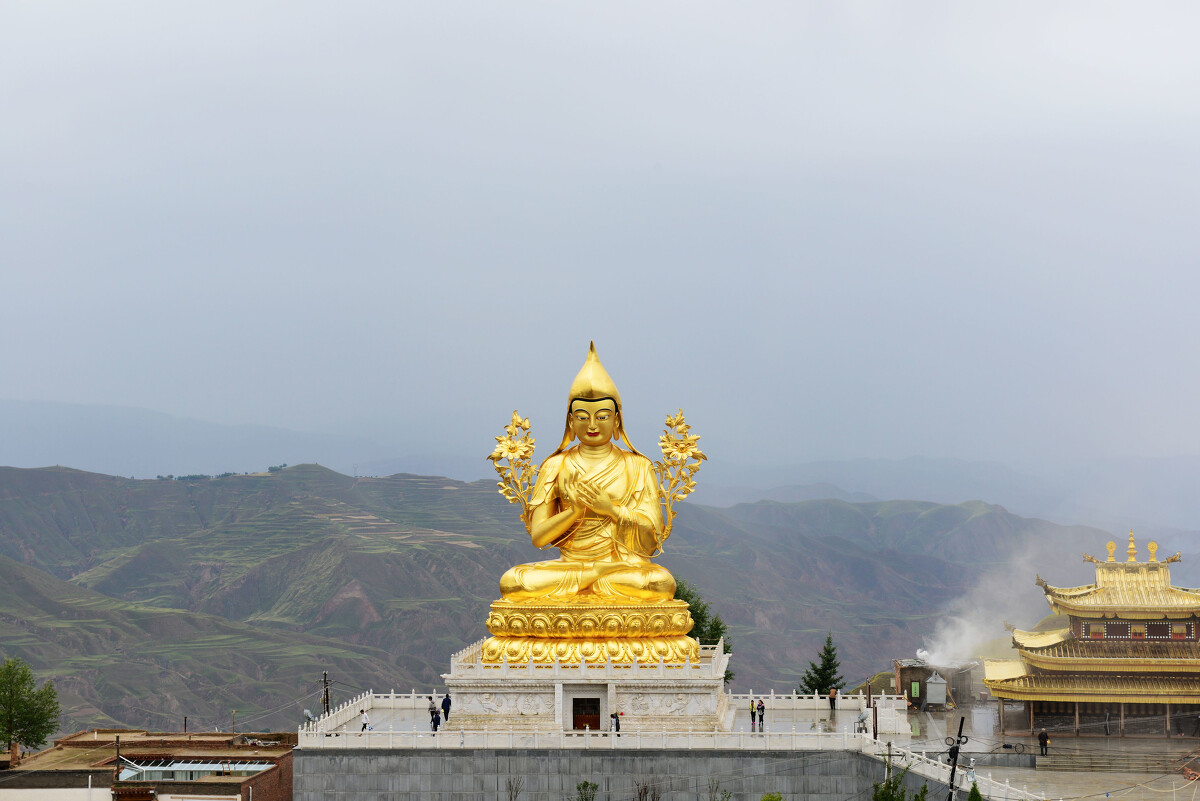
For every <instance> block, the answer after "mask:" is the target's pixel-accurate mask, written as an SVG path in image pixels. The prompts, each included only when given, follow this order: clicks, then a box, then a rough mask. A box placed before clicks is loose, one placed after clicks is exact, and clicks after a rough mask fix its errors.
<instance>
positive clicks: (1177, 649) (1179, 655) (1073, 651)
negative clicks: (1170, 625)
mask: <svg viewBox="0 0 1200 801" xmlns="http://www.w3.org/2000/svg"><path fill="white" fill-rule="evenodd" d="M1017 650H1018V653H1019V654H1020V655H1021V658H1022V659H1024V660H1025V661H1026V662H1027V663H1028V664H1029V665H1032V666H1033V667H1035V668H1040V669H1041V670H1044V671H1047V672H1050V673H1060V674H1061V673H1155V674H1160V673H1177V674H1179V673H1182V674H1191V675H1200V643H1197V642H1194V641H1190V640H1189V641H1173V640H1078V639H1075V638H1073V637H1072V638H1069V639H1065V640H1062V641H1060V642H1057V643H1048V644H1045V645H1041V646H1036V647H1035V646H1026V647H1020V646H1018V649H1017Z"/></svg>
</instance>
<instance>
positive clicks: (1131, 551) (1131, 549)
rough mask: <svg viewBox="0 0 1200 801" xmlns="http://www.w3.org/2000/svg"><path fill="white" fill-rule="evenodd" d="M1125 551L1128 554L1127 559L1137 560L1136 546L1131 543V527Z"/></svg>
mask: <svg viewBox="0 0 1200 801" xmlns="http://www.w3.org/2000/svg"><path fill="white" fill-rule="evenodd" d="M1125 553H1127V554H1129V560H1128V561H1130V562H1136V561H1137V546H1136V545H1134V544H1133V529H1129V548H1128V549H1126V551H1125Z"/></svg>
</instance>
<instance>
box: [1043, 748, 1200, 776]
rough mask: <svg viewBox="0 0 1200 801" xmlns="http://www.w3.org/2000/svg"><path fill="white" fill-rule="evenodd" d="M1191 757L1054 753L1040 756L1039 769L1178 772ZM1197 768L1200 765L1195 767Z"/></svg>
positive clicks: (1106, 771)
mask: <svg viewBox="0 0 1200 801" xmlns="http://www.w3.org/2000/svg"><path fill="white" fill-rule="evenodd" d="M1190 760H1191V757H1189V756H1172V755H1169V754H1137V753H1124V754H1121V753H1112V752H1105V753H1091V754H1072V753H1065V754H1055V753H1053V748H1051V753H1050V755H1049V756H1039V757H1037V762H1036V763H1035V767H1036V769H1037V770H1056V771H1074V772H1082V773H1178V772H1179V770H1180V768H1182V767H1183V765H1184V764H1186V763H1187V762H1189V761H1190ZM1192 767H1193V769H1196V768H1197V767H1200V766H1195V765H1194V766H1192Z"/></svg>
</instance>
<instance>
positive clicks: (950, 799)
mask: <svg viewBox="0 0 1200 801" xmlns="http://www.w3.org/2000/svg"><path fill="white" fill-rule="evenodd" d="M966 722H967V719H966V718H965V717H960V718H959V719H958V738H957V739H955V738H953V737H947V738H946V745H948V746H950V792H949V794H948V795H947V796H946V801H954V773H955V772H956V771H957V770H958V749H959V747H960V746H962V745H965V744H966V742H967V738H966V737H963V733H962V730H963V724H964V723H966Z"/></svg>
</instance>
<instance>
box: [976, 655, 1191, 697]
mask: <svg viewBox="0 0 1200 801" xmlns="http://www.w3.org/2000/svg"><path fill="white" fill-rule="evenodd" d="M995 661H1009V662H1017V663H1018V664H1019V663H1020V660H1015V659H1014V660H995ZM985 671H986V666H985ZM993 676H995V678H993ZM983 683H984V685H985V686H986V687H987V688H988V690H990V691H991V693H992V695H994V696H996V697H997V698H1007V699H1011V700H1015V701H1080V702H1095V703H1130V704H1147V703H1159V704H1161V703H1171V704H1175V703H1178V704H1195V703H1196V700H1197V698H1200V676H1108V675H1105V676H1078V675H1075V676H1072V675H1045V674H1037V675H1034V674H1030V673H1026V674H1024V675H1020V676H1015V677H1011V678H1002V677H1001V676H1000V674H999V672H995V673H985V678H984V680H983Z"/></svg>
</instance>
